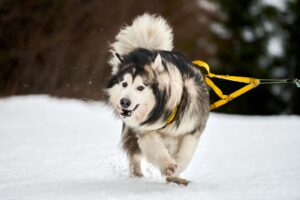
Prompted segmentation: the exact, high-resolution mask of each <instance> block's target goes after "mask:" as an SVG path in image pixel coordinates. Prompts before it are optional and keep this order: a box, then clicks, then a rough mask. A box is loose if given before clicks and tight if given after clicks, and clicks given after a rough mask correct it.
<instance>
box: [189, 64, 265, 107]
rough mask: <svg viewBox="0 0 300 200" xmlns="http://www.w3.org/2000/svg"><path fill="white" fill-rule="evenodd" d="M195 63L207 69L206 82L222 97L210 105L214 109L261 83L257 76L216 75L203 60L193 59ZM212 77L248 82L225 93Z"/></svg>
mask: <svg viewBox="0 0 300 200" xmlns="http://www.w3.org/2000/svg"><path fill="white" fill-rule="evenodd" d="M193 64H194V65H196V66H198V67H199V68H204V69H205V70H206V72H207V74H205V77H204V79H205V82H206V84H207V85H209V86H210V87H211V89H212V90H213V91H214V92H215V93H216V94H217V95H218V96H219V97H220V100H218V101H216V102H214V103H212V104H211V105H210V110H214V109H216V108H218V107H220V106H222V105H224V104H226V103H228V102H229V101H232V100H233V99H235V98H236V97H238V96H240V95H242V94H244V93H246V92H248V91H250V90H252V89H253V88H256V87H257V86H258V85H259V84H260V80H259V79H255V78H250V77H242V76H229V75H216V74H213V73H210V69H209V65H208V64H207V63H206V62H204V61H202V60H196V61H193ZM211 78H217V79H223V80H228V81H234V82H240V83H247V85H245V86H244V87H242V88H240V89H238V90H236V91H234V92H232V93H230V94H228V95H227V94H223V92H222V90H221V89H220V88H219V87H218V86H217V85H216V84H215V83H214V82H213V81H212V79H211Z"/></svg>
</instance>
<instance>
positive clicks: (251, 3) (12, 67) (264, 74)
mask: <svg viewBox="0 0 300 200" xmlns="http://www.w3.org/2000/svg"><path fill="white" fill-rule="evenodd" d="M144 12H149V13H156V14H161V15H162V16H164V17H165V18H166V19H167V20H168V21H169V23H170V24H171V25H172V26H173V29H174V34H175V40H174V41H175V49H177V50H179V51H181V52H182V53H184V54H185V55H186V56H187V57H188V58H189V59H190V60H196V59H202V60H205V61H207V62H208V63H209V64H210V66H211V70H212V71H213V72H214V73H219V74H230V75H240V76H252V77H256V78H300V39H299V38H300V0H247V1H229V0H164V1H161V0H152V1H141V0H130V1H123V0H109V1H108V0H107V1H104V0H27V1H25V0H1V1H0V97H7V96H11V95H27V94H49V95H53V96H58V97H67V98H78V99H83V100H103V98H104V95H103V93H102V89H103V87H105V82H106V80H107V78H108V77H109V72H110V67H109V66H108V64H107V59H108V56H109V54H108V46H109V43H110V42H112V41H113V40H114V36H115V35H116V34H117V33H118V31H119V29H120V27H121V26H122V25H124V24H126V23H128V24H129V23H131V21H132V19H133V18H134V17H136V16H137V15H139V14H143V13H144ZM217 83H218V84H219V85H220V87H221V88H222V89H223V90H224V91H225V92H231V91H233V90H234V89H236V88H237V87H240V85H236V84H231V83H228V82H223V81H222V82H217ZM212 99H214V97H213V95H212ZM216 112H224V113H235V114H251V115H254V114H255V115H258V114H259V115H270V114H297V115H299V114H300V89H297V88H296V86H294V85H267V86H259V87H258V88H256V89H254V90H252V91H251V92H249V93H246V94H245V95H243V96H241V97H239V98H238V99H236V100H234V101H233V102H231V103H229V104H227V105H225V106H223V107H221V108H219V109H217V110H216Z"/></svg>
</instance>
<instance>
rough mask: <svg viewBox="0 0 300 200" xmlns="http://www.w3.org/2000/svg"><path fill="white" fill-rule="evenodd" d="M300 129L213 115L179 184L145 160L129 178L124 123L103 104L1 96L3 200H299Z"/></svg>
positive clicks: (292, 121) (286, 122)
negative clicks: (122, 141)
mask: <svg viewBox="0 0 300 200" xmlns="http://www.w3.org/2000/svg"><path fill="white" fill-rule="evenodd" d="M237 101H238V100H237ZM237 101H236V102H232V103H238V102H237ZM299 130H300V117H299V116H270V117H259V116H256V117H245V116H234V115H220V114H211V116H210V119H209V122H208V125H207V129H206V131H205V133H204V134H203V135H202V138H201V141H200V144H199V147H198V149H197V152H196V154H195V156H194V159H193V160H192V163H191V164H190V166H189V167H188V169H187V170H186V171H185V172H184V174H183V175H182V176H183V177H185V178H187V179H189V180H192V183H191V184H190V185H189V186H188V187H181V186H177V185H175V184H166V183H165V182H164V180H163V179H162V178H161V177H160V175H159V172H158V171H157V170H156V169H155V168H154V167H153V166H151V165H149V164H147V163H143V170H144V172H145V175H146V177H145V178H142V179H134V178H129V177H128V169H127V163H126V158H125V155H124V154H123V153H122V151H121V150H120V145H119V139H120V132H121V121H120V120H118V119H116V118H115V117H114V116H113V114H112V113H111V111H110V110H109V108H107V107H105V106H104V105H103V104H102V103H97V102H83V101H80V100H67V99H56V98H52V97H48V96H19V97H11V98H6V99H1V100H0V199H1V200H7V199H18V200H19V199H25V200H26V199H28V200H29V199H30V200H35V199H37V200H41V199H43V200H44V199H46V200H48V199H55V200H57V199H58V200H59V199H63V200H68V199H72V200H74V199H88V200H93V199H125V200H126V199H151V200H153V199H175V200H176V199H181V200H182V199H203V200H206V199H218V200H220V199H221V200H222V199H230V200H232V199H239V200H240V199H249V200H250V199H251V200H252V199H255V200H257V199H263V200H265V199H267V200H268V199H272V200H273V199H278V200H282V199H285V200H289V199H300V159H299V158H300V157H299V155H300V154H299V153H300V132H299Z"/></svg>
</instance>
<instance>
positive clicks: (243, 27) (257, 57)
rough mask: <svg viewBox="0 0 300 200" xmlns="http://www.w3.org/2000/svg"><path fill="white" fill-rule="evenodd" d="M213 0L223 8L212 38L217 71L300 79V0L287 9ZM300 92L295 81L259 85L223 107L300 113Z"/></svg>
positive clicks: (253, 1) (254, 2)
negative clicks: (282, 83)
mask: <svg viewBox="0 0 300 200" xmlns="http://www.w3.org/2000/svg"><path fill="white" fill-rule="evenodd" d="M213 2H214V3H215V4H216V5H218V6H219V8H220V9H219V10H218V11H217V12H218V14H217V18H216V20H215V21H214V22H213V24H212V29H211V38H210V39H211V42H212V43H213V44H214V45H216V49H217V50H216V58H215V59H214V60H211V63H212V68H213V70H214V72H216V73H220V74H231V75H240V76H252V77H257V78H296V77H298V78H300V74H299V68H300V62H299V59H300V56H299V52H300V41H299V36H300V31H299V29H300V25H299V15H300V12H299V11H300V9H299V1H296V0H295V1H287V2H286V8H279V7H275V6H274V5H267V4H264V3H262V1H258V0H248V1H234V2H233V1H229V0H214V1H213ZM216 27H217V28H216ZM272 43H273V45H274V43H275V44H276V43H278V45H275V46H272ZM278 46H279V47H280V48H279V49H278V48H277V47H278ZM222 86H223V87H224V90H226V89H227V88H231V87H232V85H231V84H227V83H222ZM299 93H300V90H299V89H298V90H297V88H296V87H295V86H294V85H273V86H259V87H258V88H256V89H255V90H254V91H252V92H249V93H248V94H245V95H244V96H243V97H240V98H239V99H237V100H236V101H235V102H232V103H230V104H228V105H226V106H224V107H223V108H221V109H219V110H218V111H219V112H228V113H238V114H279V113H286V114H292V113H293V114H300V109H299V103H298V102H300V98H299Z"/></svg>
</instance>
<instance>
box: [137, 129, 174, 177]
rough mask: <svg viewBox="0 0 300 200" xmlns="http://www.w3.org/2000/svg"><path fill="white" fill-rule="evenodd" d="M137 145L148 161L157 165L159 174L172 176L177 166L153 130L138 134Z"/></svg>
mask: <svg viewBox="0 0 300 200" xmlns="http://www.w3.org/2000/svg"><path fill="white" fill-rule="evenodd" d="M138 143H139V146H140V148H141V150H142V153H143V155H145V157H146V158H147V160H148V161H149V162H151V163H152V164H154V165H156V166H157V167H159V169H160V171H161V174H162V175H164V176H172V175H173V174H174V173H175V171H176V168H177V165H176V162H175V160H174V159H173V158H172V157H171V156H170V154H169V152H168V150H167V148H166V147H165V145H164V142H163V140H162V139H161V137H160V136H159V135H158V134H157V133H155V132H149V133H145V134H143V135H140V136H139V140H138Z"/></svg>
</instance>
